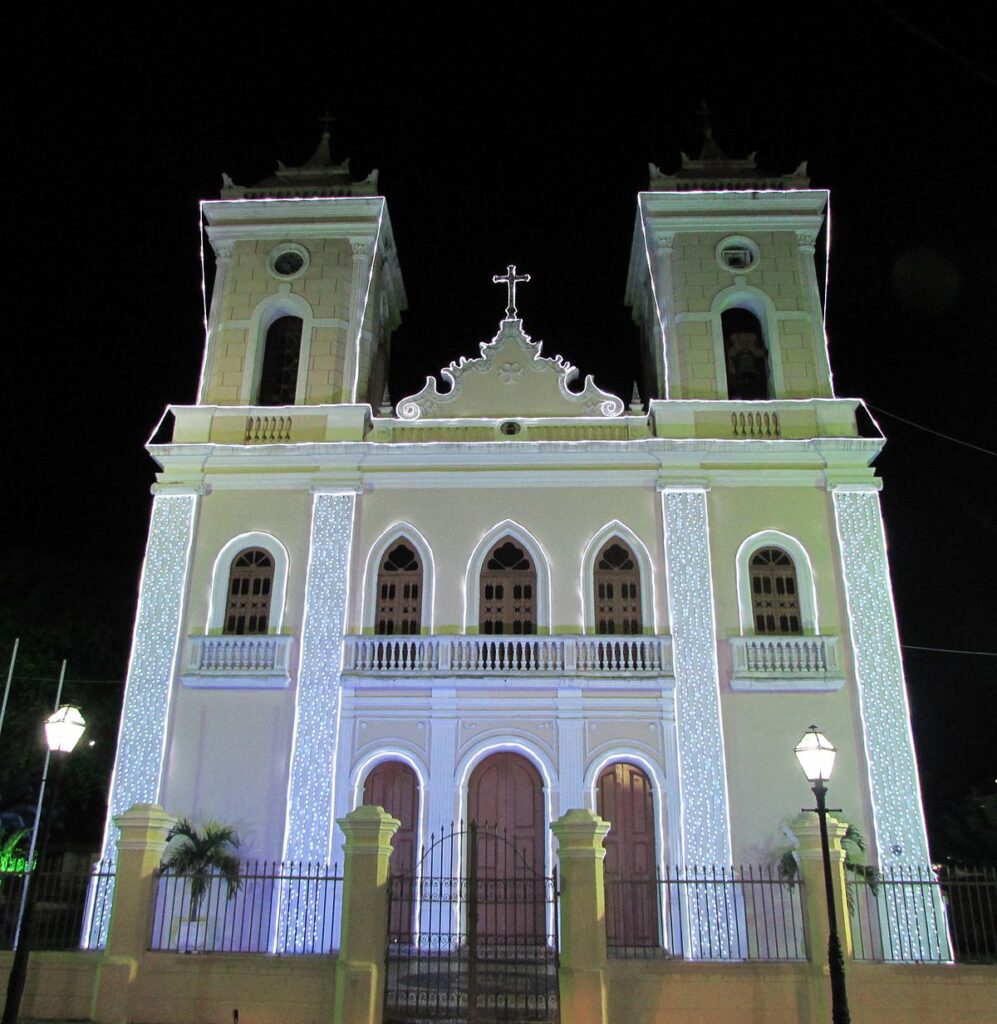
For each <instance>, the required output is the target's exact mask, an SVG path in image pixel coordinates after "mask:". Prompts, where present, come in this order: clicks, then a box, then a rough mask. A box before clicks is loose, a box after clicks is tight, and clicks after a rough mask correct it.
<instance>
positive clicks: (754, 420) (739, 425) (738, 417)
mask: <svg viewBox="0 0 997 1024" xmlns="http://www.w3.org/2000/svg"><path fill="white" fill-rule="evenodd" d="M730 424H731V427H732V429H733V432H734V436H735V437H758V438H778V437H782V433H781V431H780V428H779V414H778V413H777V412H732V413H731V414H730Z"/></svg>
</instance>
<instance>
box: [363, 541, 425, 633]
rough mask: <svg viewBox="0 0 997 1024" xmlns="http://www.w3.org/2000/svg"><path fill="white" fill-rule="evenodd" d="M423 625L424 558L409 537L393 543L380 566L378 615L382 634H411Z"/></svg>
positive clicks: (376, 626)
mask: <svg viewBox="0 0 997 1024" xmlns="http://www.w3.org/2000/svg"><path fill="white" fill-rule="evenodd" d="M421 628H422V562H421V561H420V560H419V556H418V555H417V554H416V553H415V551H414V550H413V547H412V546H410V545H409V543H408V542H407V541H404V540H402V541H399V542H398V543H397V544H395V545H393V546H392V547H391V549H390V550H389V551H388V553H387V554H386V555H385V556H384V558H383V559H382V560H381V564H380V566H379V567H378V570H377V616H376V618H375V620H374V632H375V633H378V634H380V635H381V636H394V635H399V634H400V635H402V636H412V635H414V634H417V633H419V632H420V631H421Z"/></svg>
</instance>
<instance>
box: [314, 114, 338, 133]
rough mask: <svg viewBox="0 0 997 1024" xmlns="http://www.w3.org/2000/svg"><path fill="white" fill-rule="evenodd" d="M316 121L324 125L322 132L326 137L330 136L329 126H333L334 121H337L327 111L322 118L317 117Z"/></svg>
mask: <svg viewBox="0 0 997 1024" xmlns="http://www.w3.org/2000/svg"><path fill="white" fill-rule="evenodd" d="M315 120H316V121H318V123H319V124H320V125H322V131H323V132H324V133H325V134H326V135H328V134H329V125H331V124H332V123H333V121H335V120H336V119H335V118H334V117H333V116H332V114H330V113H329V111H328V110H327V111H326V112H325V113H324V114H323V115H322V116H321V117H316V118H315Z"/></svg>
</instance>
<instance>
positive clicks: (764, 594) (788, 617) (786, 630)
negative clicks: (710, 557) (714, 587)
mask: <svg viewBox="0 0 997 1024" xmlns="http://www.w3.org/2000/svg"><path fill="white" fill-rule="evenodd" d="M749 572H750V579H751V609H752V616H753V618H754V621H755V632H756V633H776V634H794V633H795V634H798V633H802V632H803V627H802V621H801V616H800V593H799V587H798V586H797V581H796V566H795V564H794V563H793V560H792V558H790V557H789V555H788V554H787V553H786V552H785V551H783V550H782V548H761V549H759V550H758V551H756V552H755V553H754V554H753V555H752V556H751V563H750V567H749Z"/></svg>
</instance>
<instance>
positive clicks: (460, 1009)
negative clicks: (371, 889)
mask: <svg viewBox="0 0 997 1024" xmlns="http://www.w3.org/2000/svg"><path fill="white" fill-rule="evenodd" d="M388 892H389V900H388V948H387V954H386V958H385V959H386V967H387V971H386V982H385V991H384V1022H385V1024H403V1022H405V1024H415V1022H421V1021H452V1022H463V1024H493V1022H499V1021H501V1022H506V1024H513V1022H519V1021H548V1022H550V1021H553V1022H557V1021H558V1020H559V1017H558V1003H557V965H558V954H557V945H558V944H557V875H556V872H555V873H554V874H553V875H551V876H546V875H545V874H544V873H543V870H542V869H541V870H539V871H537V870H535V869H534V867H533V866H532V865H531V864H530V863H529V862H528V860H527V858H526V856H525V855H524V853H523V852H522V851H521V850H518V849H517V848H516V845H515V843H514V842H513V840H512V839H511V838H510V837H509V836H508V835H507V834H506V833H505V832H500V831H499V830H498V829H495V828H489V827H488V826H487V825H482V826H481V827H480V828H479V827H478V825H477V824H476V823H475V822H473V821H472V822H471V823H470V825H468V826H466V827H465V826H463V825H461V826H453V825H452V826H451V827H450V828H449V829H447V830H444V831H443V832H442V833H441V834H440V836H439V837H434V838H432V839H431V842H430V845H429V848H428V849H427V850H425V852H424V853H423V856H422V859H421V860H420V861H419V863H418V865H417V866H416V868H415V870H414V871H411V872H409V873H406V874H400V875H392V876H391V878H390V881H389V885H388Z"/></svg>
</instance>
